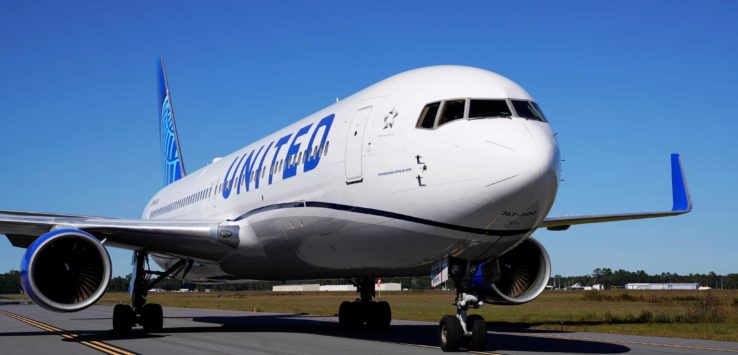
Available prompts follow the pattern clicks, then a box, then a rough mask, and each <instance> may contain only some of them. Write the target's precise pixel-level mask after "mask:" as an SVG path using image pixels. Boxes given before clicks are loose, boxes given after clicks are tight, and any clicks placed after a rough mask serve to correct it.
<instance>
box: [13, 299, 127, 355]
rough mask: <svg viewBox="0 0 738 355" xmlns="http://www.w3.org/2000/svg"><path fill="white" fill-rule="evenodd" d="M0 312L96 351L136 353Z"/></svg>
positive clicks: (117, 354) (29, 319) (123, 353)
mask: <svg viewBox="0 0 738 355" xmlns="http://www.w3.org/2000/svg"><path fill="white" fill-rule="evenodd" d="M0 314H2V315H4V316H6V317H10V318H13V319H15V320H18V321H21V322H23V323H26V324H28V325H31V326H34V327H36V328H39V329H42V330H45V331H47V332H49V333H53V334H56V335H59V336H61V337H62V338H64V339H69V340H71V341H75V342H77V343H79V344H82V345H84V346H87V347H89V348H91V349H95V350H97V351H100V352H103V353H106V354H110V355H135V354H136V353H134V352H131V351H128V350H125V349H122V348H119V347H116V346H113V345H110V344H108V343H104V342H101V341H97V340H90V339H87V338H85V337H83V336H81V335H79V334H75V333H72V332H68V331H66V330H64V329H59V328H57V327H54V326H52V325H49V324H46V323H42V322H39V321H37V320H33V319H31V318H27V317H24V316H21V315H18V314H15V313H11V312H8V311H4V310H0Z"/></svg>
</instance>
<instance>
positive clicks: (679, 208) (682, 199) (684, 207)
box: [539, 154, 692, 230]
mask: <svg viewBox="0 0 738 355" xmlns="http://www.w3.org/2000/svg"><path fill="white" fill-rule="evenodd" d="M671 190H672V199H673V205H672V208H671V211H660V212H643V213H621V214H600V215H582V216H564V217H553V218H546V219H545V220H544V221H543V223H541V225H540V226H539V228H547V229H548V230H566V229H569V227H571V226H572V225H575V224H588V223H602V222H614V221H627V220H634V219H645V218H658V217H669V216H677V215H680V214H685V213H689V212H690V211H692V197H691V196H690V194H689V188H688V187H687V179H686V177H685V175H684V169H683V167H682V161H681V159H680V158H679V154H672V155H671Z"/></svg>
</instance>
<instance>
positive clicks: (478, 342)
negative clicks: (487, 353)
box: [466, 314, 487, 351]
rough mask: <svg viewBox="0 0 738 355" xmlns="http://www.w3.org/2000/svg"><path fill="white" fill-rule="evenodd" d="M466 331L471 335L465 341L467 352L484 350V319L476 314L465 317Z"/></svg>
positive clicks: (485, 340) (485, 341)
mask: <svg viewBox="0 0 738 355" xmlns="http://www.w3.org/2000/svg"><path fill="white" fill-rule="evenodd" d="M466 329H467V330H469V331H471V333H472V335H471V337H469V338H468V339H467V343H466V349H467V350H469V351H481V350H484V346H485V345H486V344H487V324H486V323H485V322H484V318H482V316H480V315H478V314H473V315H470V316H468V317H466Z"/></svg>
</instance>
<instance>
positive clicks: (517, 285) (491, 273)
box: [477, 238, 551, 305]
mask: <svg viewBox="0 0 738 355" xmlns="http://www.w3.org/2000/svg"><path fill="white" fill-rule="evenodd" d="M498 261H499V263H497V262H492V263H487V264H486V265H484V266H483V267H482V268H480V269H481V270H480V272H481V273H485V274H487V275H484V277H483V278H484V279H485V280H493V281H492V282H491V284H490V283H487V287H485V300H486V301H487V302H488V303H496V304H507V305H517V304H523V303H526V302H530V301H532V300H534V299H536V297H538V295H540V294H541V292H543V290H545V289H546V285H547V284H548V280H549V277H550V276H551V260H550V259H549V257H548V253H547V252H546V249H545V248H544V247H543V245H541V243H539V242H538V241H536V240H535V239H532V238H528V239H527V240H525V241H524V242H523V243H521V244H520V245H518V246H517V247H515V248H514V249H513V250H510V251H508V252H507V253H505V254H504V255H503V256H501V257H500V258H499V260H498ZM477 282H479V281H477Z"/></svg>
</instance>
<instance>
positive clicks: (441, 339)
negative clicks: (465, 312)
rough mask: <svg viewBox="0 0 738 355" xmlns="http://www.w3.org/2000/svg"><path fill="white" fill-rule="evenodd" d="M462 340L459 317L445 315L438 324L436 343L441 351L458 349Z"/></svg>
mask: <svg viewBox="0 0 738 355" xmlns="http://www.w3.org/2000/svg"><path fill="white" fill-rule="evenodd" d="M463 340H464V330H463V329H462V328H461V322H460V321H459V318H456V316H452V315H445V316H443V318H441V321H440V322H439V324H438V345H439V346H440V347H441V350H443V351H458V350H459V348H460V347H461V343H462V342H463Z"/></svg>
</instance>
